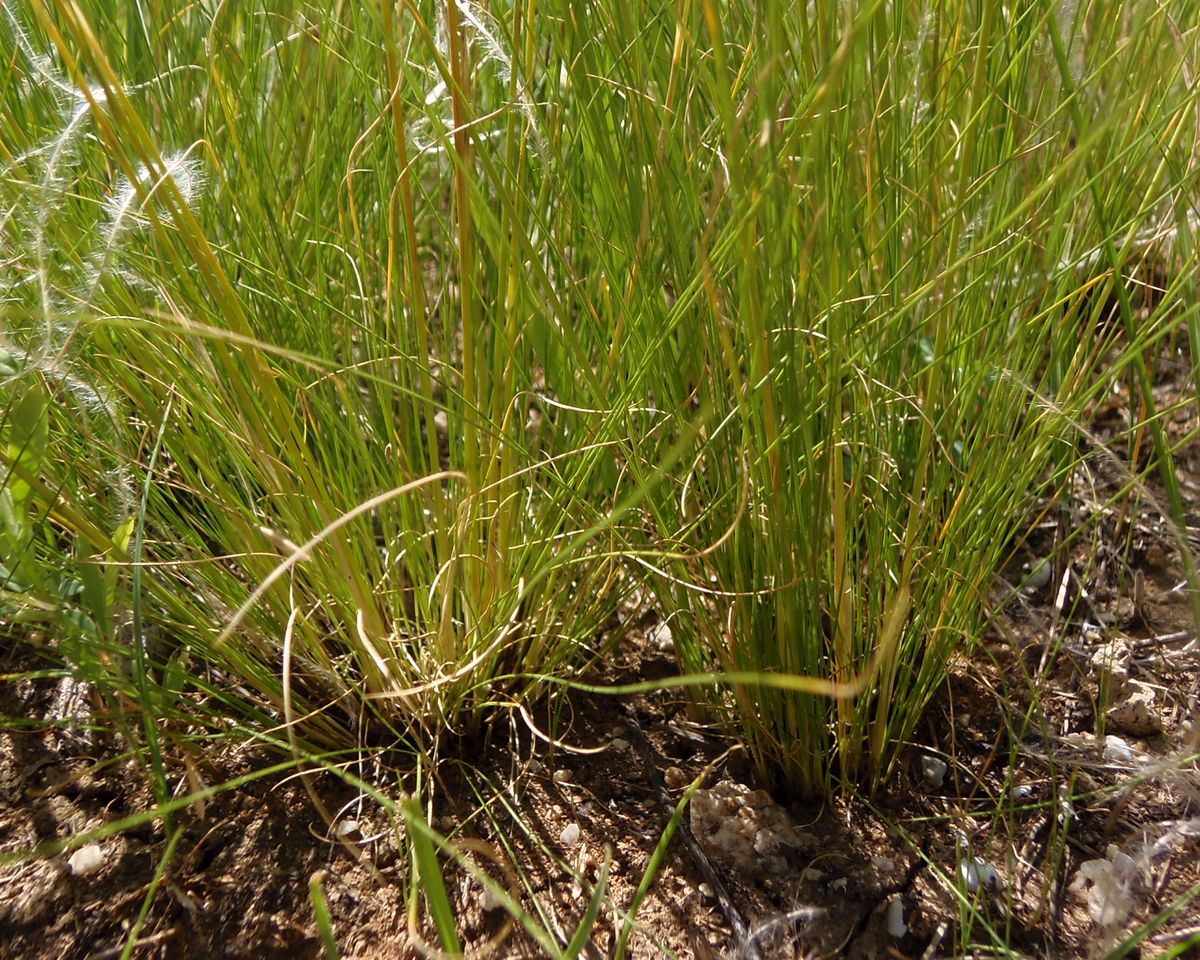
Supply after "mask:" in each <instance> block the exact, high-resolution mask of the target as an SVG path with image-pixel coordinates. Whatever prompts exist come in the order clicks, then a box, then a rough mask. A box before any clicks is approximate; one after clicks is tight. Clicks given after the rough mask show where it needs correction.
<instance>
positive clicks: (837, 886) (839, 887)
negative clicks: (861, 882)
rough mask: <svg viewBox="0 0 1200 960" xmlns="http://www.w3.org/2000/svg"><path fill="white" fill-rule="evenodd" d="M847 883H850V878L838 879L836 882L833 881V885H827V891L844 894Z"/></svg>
mask: <svg viewBox="0 0 1200 960" xmlns="http://www.w3.org/2000/svg"><path fill="white" fill-rule="evenodd" d="M849 882H850V878H849V877H838V878H837V879H836V880H834V881H833V883H831V884H830V885H829V889H830V890H831V891H832V892H833V893H845V892H846V885H847V884H848V883H849Z"/></svg>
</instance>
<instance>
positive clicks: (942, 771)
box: [921, 754, 946, 790]
mask: <svg viewBox="0 0 1200 960" xmlns="http://www.w3.org/2000/svg"><path fill="white" fill-rule="evenodd" d="M921 776H922V777H924V778H925V782H926V783H927V784H929V786H930V787H932V788H933V789H934V790H940V789H941V788H942V784H943V783H945V781H946V762H945V761H944V760H941V759H939V758H938V757H933V756H930V755H929V754H925V755H924V756H923V757H921Z"/></svg>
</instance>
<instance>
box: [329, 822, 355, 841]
mask: <svg viewBox="0 0 1200 960" xmlns="http://www.w3.org/2000/svg"><path fill="white" fill-rule="evenodd" d="M357 830H358V821H357V820H343V821H341V822H340V823H339V824H338V825H337V826H336V827H335V828H334V830H333V835H334V836H335V837H348V836H350V834H352V833H354V832H355V831H357Z"/></svg>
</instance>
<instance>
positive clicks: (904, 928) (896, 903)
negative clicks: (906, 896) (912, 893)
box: [887, 897, 908, 940]
mask: <svg viewBox="0 0 1200 960" xmlns="http://www.w3.org/2000/svg"><path fill="white" fill-rule="evenodd" d="M887 932H888V936H890V937H893V938H895V939H896V940H899V939H900V938H901V937H903V936H904V935H905V934H906V933H908V924H906V923H905V922H904V900H903V899H901V898H900V897H896V898H895V899H894V900H893V901H892V902H891V903H889V904H888V911H887Z"/></svg>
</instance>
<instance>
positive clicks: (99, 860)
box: [67, 843, 104, 877]
mask: <svg viewBox="0 0 1200 960" xmlns="http://www.w3.org/2000/svg"><path fill="white" fill-rule="evenodd" d="M67 866H68V867H70V868H71V872H72V873H73V874H75V876H77V877H90V876H91V875H92V874H93V873H95V872H96V871H97V870H99V869H100V868H101V867H102V866H104V851H103V850H102V849H101V848H100V844H98V843H89V844H88V845H87V846H86V847H80V848H79V849H78V850H76V851H75V852H74V853H73V854H71V859H70V860H68V861H67Z"/></svg>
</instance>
